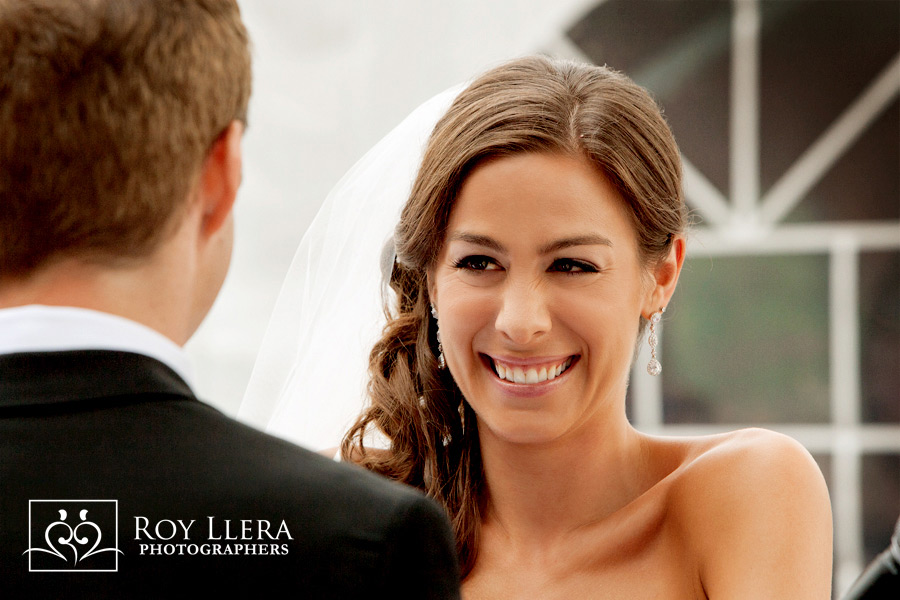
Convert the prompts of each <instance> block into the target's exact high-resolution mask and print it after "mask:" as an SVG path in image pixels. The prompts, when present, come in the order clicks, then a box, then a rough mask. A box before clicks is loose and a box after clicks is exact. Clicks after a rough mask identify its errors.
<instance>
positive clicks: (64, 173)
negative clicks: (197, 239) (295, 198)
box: [0, 0, 250, 278]
mask: <svg viewBox="0 0 900 600" xmlns="http://www.w3.org/2000/svg"><path fill="white" fill-rule="evenodd" d="M248 44H249V42H248V37H247V32H246V29H245V28H244V25H243V23H242V22H241V17H240V11H239V9H238V6H237V3H236V1H235V0H164V1H160V0H65V1H64V2H61V1H59V0H0V278H5V277H19V276H24V275H27V274H29V273H31V272H33V271H34V270H35V269H37V268H39V267H41V266H43V265H45V264H47V263H48V262H51V261H53V260H55V259H58V258H62V257H67V256H78V257H83V258H85V259H87V260H91V261H100V262H113V261H116V260H119V259H121V258H140V257H142V256H146V255H147V254H149V253H150V252H152V251H153V250H154V249H155V248H156V246H157V244H158V243H159V242H160V240H162V239H163V238H164V237H165V236H166V235H167V233H168V232H169V231H171V230H173V229H174V226H173V223H177V216H178V215H180V214H181V209H182V208H183V207H184V206H185V205H186V199H187V196H188V194H189V193H190V190H191V188H192V186H193V184H194V181H195V178H196V175H197V173H198V171H199V169H200V167H201V165H202V162H203V160H204V158H205V156H206V153H207V150H208V149H209V147H210V146H211V144H212V143H213V142H214V141H215V139H216V138H217V137H218V135H219V134H220V133H221V132H222V131H223V130H224V129H225V128H226V127H227V126H228V124H229V123H230V122H231V121H232V120H234V119H239V120H243V121H245V120H246V111H247V103H248V100H249V97H250V55H249V48H248Z"/></svg>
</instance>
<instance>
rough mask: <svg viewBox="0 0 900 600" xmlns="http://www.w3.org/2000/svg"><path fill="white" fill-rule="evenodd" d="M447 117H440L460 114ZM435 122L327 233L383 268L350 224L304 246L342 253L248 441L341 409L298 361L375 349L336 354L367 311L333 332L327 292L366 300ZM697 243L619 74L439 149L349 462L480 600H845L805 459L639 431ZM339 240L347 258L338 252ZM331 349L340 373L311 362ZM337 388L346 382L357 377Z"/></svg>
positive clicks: (382, 152)
mask: <svg viewBox="0 0 900 600" xmlns="http://www.w3.org/2000/svg"><path fill="white" fill-rule="evenodd" d="M435 104H436V105H437V106H430V107H426V108H425V109H423V110H424V113H432V112H434V111H435V109H436V110H437V111H438V112H442V111H443V109H444V106H445V104H446V99H438V100H437V101H435ZM442 104H443V105H442ZM430 118H431V117H430V114H425V115H424V116H423V114H421V113H420V114H418V115H415V114H414V115H413V118H412V120H411V121H410V122H408V123H406V124H404V125H402V126H401V127H400V128H399V129H398V130H396V131H395V132H394V133H392V134H391V135H390V136H389V137H388V138H387V139H386V140H385V142H383V145H382V146H381V147H379V148H376V150H377V152H375V153H374V154H373V155H371V156H368V157H367V158H366V159H364V161H363V162H362V163H361V165H358V167H357V168H356V171H355V172H353V173H351V174H350V175H349V176H348V179H346V180H345V181H343V182H342V184H340V185H339V187H338V190H339V191H338V192H337V195H336V196H334V197H332V198H331V199H330V202H329V203H327V204H326V207H325V209H323V213H320V216H321V214H326V213H328V212H331V213H332V214H337V216H336V217H335V219H338V220H339V219H342V218H344V217H348V218H349V217H350V213H347V214H341V213H335V211H336V208H337V205H338V204H339V203H340V202H343V201H347V202H349V204H348V205H347V206H346V207H345V208H347V209H349V210H353V211H355V210H358V209H362V210H363V211H364V212H363V216H360V215H354V216H353V218H354V219H357V220H359V221H360V222H361V227H362V229H365V230H367V231H368V232H369V233H368V234H367V235H368V236H369V238H372V239H369V240H368V241H366V240H361V245H362V246H365V244H369V245H370V248H369V250H367V251H363V252H357V253H351V252H348V251H347V250H346V248H345V246H347V245H350V246H352V245H353V244H354V243H355V241H356V237H355V236H354V235H353V234H352V233H348V231H349V230H348V229H346V228H345V229H343V230H342V229H340V227H338V229H331V226H332V225H334V221H335V219H332V220H331V224H329V225H325V224H323V222H319V218H317V222H316V223H314V224H313V228H312V230H313V231H323V230H324V231H325V232H326V233H325V235H324V236H323V237H321V238H316V237H315V236H312V237H308V238H307V239H306V240H305V241H304V244H306V247H305V248H301V253H300V255H299V257H298V260H299V264H298V265H295V268H296V269H297V271H296V272H295V274H294V275H293V276H289V277H293V278H294V279H296V278H297V277H299V278H300V280H301V282H300V283H299V284H298V285H296V286H293V287H292V284H288V287H287V288H286V289H287V291H286V292H285V293H284V294H283V298H286V300H284V301H283V302H282V303H281V307H280V308H279V309H278V310H279V311H280V312H278V313H276V316H275V317H274V318H273V325H272V328H273V329H274V331H275V333H272V332H270V336H271V339H267V341H266V348H265V349H264V352H266V353H267V354H264V355H261V359H260V361H261V362H260V365H259V367H258V368H257V370H256V371H255V373H254V379H253V381H252V382H251V386H250V388H249V389H248V396H247V399H246V400H245V406H244V407H243V408H242V414H243V415H244V416H245V417H246V418H249V419H252V418H254V417H255V418H256V419H257V422H259V421H260V420H265V419H266V418H267V417H268V418H270V419H271V422H272V423H273V424H275V427H274V428H273V427H270V430H272V429H275V430H276V431H281V432H284V431H285V430H288V429H292V428H297V427H308V428H312V429H315V428H316V427H317V425H316V422H317V419H318V417H317V416H316V412H317V410H318V409H319V407H320V406H321V407H322V408H323V409H324V410H326V411H327V407H328V406H329V405H330V404H331V403H332V402H333V401H336V402H346V399H345V398H335V397H334V396H332V395H330V394H331V392H329V391H327V389H321V388H316V387H310V386H311V385H314V384H313V383H312V380H313V379H314V378H313V377H309V376H308V375H309V374H310V373H311V371H310V369H312V370H315V369H316V368H317V367H315V366H309V365H306V366H304V362H305V361H307V362H308V361H309V360H311V359H313V358H314V357H313V355H312V354H311V353H316V354H319V355H322V356H323V357H324V359H325V361H330V362H338V363H340V364H341V367H342V368H347V364H348V363H347V362H345V361H343V360H340V359H336V357H342V356H343V355H344V353H343V352H342V350H343V351H347V350H349V354H352V350H351V348H352V346H353V344H354V343H358V342H359V341H360V340H362V339H364V338H365V333H360V330H359V328H358V325H357V330H356V332H355V333H353V332H347V335H345V336H341V335H337V336H336V337H337V338H338V340H337V341H334V338H335V336H334V335H330V336H329V335H327V334H326V335H321V330H322V329H323V328H324V329H325V330H326V332H330V333H331V334H334V333H335V331H338V332H340V331H343V330H342V329H340V328H341V327H345V326H346V322H347V321H348V320H349V322H351V323H353V322H354V321H353V318H352V315H351V313H355V312H356V309H354V310H347V304H346V303H345V304H340V303H338V304H340V306H341V307H342V309H343V310H344V311H345V312H344V315H343V316H338V318H337V319H335V320H334V321H331V320H327V316H326V315H324V314H323V313H322V312H320V311H319V310H318V309H322V308H324V307H327V306H330V303H329V302H325V301H323V299H322V298H321V297H320V296H319V294H320V292H321V289H322V288H329V289H331V290H332V292H334V293H333V295H332V300H334V299H337V298H347V297H348V296H350V297H352V298H353V299H354V300H357V301H358V300H359V298H360V297H361V296H360V295H359V294H358V293H357V292H354V291H353V289H352V287H348V286H349V285H350V284H351V283H353V280H352V279H351V280H346V278H342V277H340V276H339V275H336V273H340V272H341V271H346V272H347V273H352V272H353V266H352V264H351V263H353V262H354V261H356V260H359V259H361V258H363V257H366V258H369V259H371V256H372V254H373V252H372V250H371V246H372V244H373V243H374V242H375V240H378V238H379V236H378V235H374V234H373V233H372V227H371V226H372V225H373V221H372V219H374V218H376V217H375V216H376V215H379V214H387V215H389V217H390V219H395V218H396V214H395V213H392V212H391V210H390V208H391V207H392V206H393V205H392V204H391V203H390V200H387V201H386V203H385V204H382V205H380V206H377V207H376V206H373V201H374V200H375V199H381V200H385V199H387V198H389V197H390V196H392V195H394V196H396V195H397V194H398V192H399V193H400V194H401V195H402V198H403V199H406V197H407V194H406V193H405V192H406V190H404V189H402V188H403V187H404V185H408V181H409V180H408V179H407V180H405V184H404V181H403V180H402V173H398V172H394V171H391V169H394V170H399V171H403V166H399V167H398V166H396V164H393V161H395V160H396V161H398V162H400V163H403V162H404V157H408V156H416V149H417V148H418V146H417V145H416V143H415V141H416V140H415V134H416V133H417V132H421V131H422V130H423V129H427V128H428V127H430V123H429V119H430ZM401 141H402V142H403V144H406V146H407V147H408V148H411V149H407V150H405V151H399V148H400V147H402V145H403V144H401ZM398 144H400V145H399V146H398ZM409 164H411V165H413V168H414V169H415V168H416V166H417V165H416V164H415V161H414V160H413V161H411V162H410V163H409ZM394 176H401V177H400V179H401V180H400V181H397V180H396V179H394ZM367 180H368V181H367ZM363 181H367V185H366V186H362V185H361V182H363ZM398 186H399V188H400V189H399V190H398ZM376 190H389V191H388V192H387V193H383V192H382V191H376ZM395 202H396V200H395ZM365 215H368V216H369V217H371V219H370V218H367V217H366V216H365ZM323 219H324V220H327V216H326V217H323ZM685 221H686V208H685V205H684V202H683V199H682V192H681V166H680V161H679V155H678V150H677V147H676V145H675V141H674V139H673V138H672V134H671V132H670V130H669V128H668V126H667V125H666V123H665V121H664V119H663V118H662V116H661V114H660V112H659V109H658V108H657V107H656V105H655V103H654V102H653V101H652V99H651V98H650V97H649V95H648V94H647V93H646V91H645V90H643V89H642V88H640V87H638V86H637V85H635V84H634V83H633V82H631V81H630V80H629V79H628V78H626V77H624V76H623V75H621V74H618V73H616V72H613V71H611V70H609V69H606V68H603V67H596V66H590V65H582V64H576V63H571V62H557V61H551V60H548V59H545V58H536V57H535V58H525V59H520V60H517V61H513V62H511V63H508V64H505V65H502V66H500V67H498V68H495V69H493V70H491V71H489V72H487V73H485V74H484V75H482V76H481V77H479V78H478V79H476V80H475V81H474V82H472V83H471V84H470V85H469V86H468V87H467V88H466V89H465V90H463V91H462V92H461V93H460V94H459V95H458V96H457V97H456V98H455V100H453V102H452V104H451V105H450V108H449V109H448V110H447V111H446V113H445V114H443V116H441V118H440V120H439V121H438V122H437V125H436V126H435V127H434V129H433V131H432V133H431V136H430V137H429V138H428V141H427V145H426V147H425V151H424V156H423V157H422V158H421V164H420V165H418V169H417V173H416V174H415V178H414V181H413V184H412V189H411V191H409V193H408V200H407V202H406V205H405V206H404V207H403V210H402V212H401V214H400V216H399V224H397V226H396V230H395V233H394V238H393V240H394V246H393V247H391V246H390V245H388V246H387V248H388V251H387V252H386V253H385V256H384V257H383V271H384V273H385V275H386V276H387V277H388V278H389V285H390V292H386V294H385V295H386V307H385V308H386V318H387V322H386V324H385V325H384V328H383V331H381V332H380V333H377V332H376V333H375V337H376V338H377V340H376V341H375V343H374V348H372V349H371V354H370V356H369V364H368V372H369V380H368V385H367V395H368V403H367V405H366V406H365V408H364V410H363V411H362V413H361V414H360V415H359V416H358V418H357V419H356V421H355V422H354V423H353V424H352V426H351V427H350V428H349V431H347V433H346V435H345V436H344V438H343V443H342V445H341V456H342V458H343V460H347V461H352V462H355V463H357V464H359V465H361V466H362V467H364V468H366V469H370V470H372V471H375V472H377V473H381V474H383V475H385V476H387V477H390V478H392V479H395V480H398V481H401V482H404V483H407V484H409V485H413V486H415V487H417V488H420V489H422V490H424V491H425V492H426V493H428V494H429V495H430V496H432V497H433V498H435V499H437V500H438V501H439V502H441V503H442V504H443V506H444V507H445V508H446V510H447V512H448V514H449V515H450V518H451V520H452V522H453V526H454V530H455V533H456V537H457V543H458V549H459V553H460V560H461V565H462V575H463V592H464V595H465V596H466V597H467V598H471V599H476V598H525V597H528V598H593V597H597V598H626V597H627V598H644V597H647V598H650V597H652V598H727V599H739V598H792V599H797V598H810V599H812V598H819V599H824V598H828V597H829V594H830V585H831V581H830V580H831V577H830V572H831V513H830V506H829V501H828V493H827V490H826V488H825V484H824V481H823V479H822V476H821V473H820V472H819V471H818V468H817V467H816V465H815V463H814V462H813V460H812V459H811V457H810V456H809V455H808V453H807V452H806V451H805V450H804V449H803V448H802V447H801V446H800V445H799V444H797V443H796V442H794V441H793V440H791V439H789V438H786V437H784V436H781V435H778V434H775V433H772V432H768V431H764V430H744V431H738V432H733V433H729V434H724V435H718V436H709V437H698V438H663V437H654V436H649V435H645V434H642V433H640V432H638V431H636V430H635V429H634V428H632V427H631V425H630V424H629V423H628V421H627V419H626V417H625V392H626V387H627V385H628V374H629V369H630V366H631V363H632V361H633V360H634V355H635V354H636V353H635V347H636V343H637V342H638V341H640V340H642V339H643V336H644V333H645V329H646V328H649V343H650V346H651V349H653V348H655V346H656V343H657V341H656V334H655V331H654V328H655V324H656V323H658V322H659V319H660V318H661V316H662V314H663V311H664V310H665V307H666V305H667V304H668V302H669V300H670V298H671V297H672V294H673V293H674V291H675V286H676V283H677V281H678V276H679V273H680V271H681V267H682V263H683V260H684V253H685V240H684V230H685ZM367 226H368V227H367ZM375 229H376V230H377V225H376V226H375ZM334 238H339V239H340V244H339V245H340V246H341V248H342V250H341V252H343V253H340V252H329V251H327V250H326V248H327V246H328V244H329V243H333V242H334ZM378 243H380V240H378ZM333 250H334V248H333ZM385 259H386V260H385ZM317 261H324V262H323V266H321V267H316V266H315V264H316V263H317ZM369 264H370V267H369V270H370V271H373V272H376V273H377V270H376V268H375V266H374V263H369ZM335 276H337V277H338V280H339V281H340V282H339V283H335V281H334V280H333V278H334V277H335ZM348 281H349V283H348ZM292 289H293V290H294V291H291V290H292ZM362 298H363V299H365V297H364V296H362ZM304 303H306V304H307V306H304ZM372 303H373V304H375V302H374V298H373V302H372ZM310 305H311V307H312V308H311V307H310ZM301 311H305V312H306V316H305V317H303V318H301V319H300V320H299V322H298V317H297V316H296V313H300V312H301ZM310 311H312V312H310ZM291 313H295V314H293V315H292V314H291ZM310 315H312V316H310ZM365 315H366V316H365V318H366V319H369V318H371V321H370V327H371V324H374V323H375V322H376V319H375V317H374V316H371V317H370V315H371V313H365ZM345 317H348V318H345ZM282 319H292V321H293V322H292V323H291V325H290V327H288V329H287V333H286V335H285V328H284V326H283V323H282ZM304 319H305V320H304ZM333 323H334V324H335V327H337V328H338V329H334V328H333V327H332V324H333ZM298 329H299V333H298ZM369 331H371V329H370V330H369ZM317 332H318V333H317ZM317 335H318V336H319V337H317ZM285 337H287V338H290V339H287V340H286V339H282V338H285ZM328 337H331V338H332V340H333V341H332V343H334V344H336V345H335V346H332V347H331V348H334V349H335V353H334V354H330V355H329V351H330V349H331V348H329V347H326V346H322V345H319V344H318V343H317V342H316V340H321V339H325V338H328ZM295 343H296V344H297V346H298V347H299V348H300V350H299V352H298V351H297V350H296V349H294V350H292V351H287V348H288V347H290V346H291V345H292V344H295ZM653 356H654V358H653V359H652V360H651V362H650V364H649V365H648V369H649V370H650V372H651V373H652V374H658V373H659V371H660V369H661V366H660V365H659V362H658V361H657V360H656V358H655V353H654V354H653ZM312 362H313V364H314V365H321V364H322V361H320V362H316V361H314V360H313V361H312ZM351 367H352V365H351ZM303 369H307V370H306V371H303ZM329 379H334V380H341V381H344V382H347V381H349V382H352V381H353V377H352V368H351V371H350V372H349V373H346V372H344V373H335V372H333V371H332V372H331V377H330V378H329ZM351 385H352V384H351ZM347 395H348V396H350V402H351V403H352V402H358V400H357V398H356V397H355V395H354V394H352V393H349V394H347ZM339 412H340V411H339ZM332 420H337V421H340V419H339V418H334V419H332Z"/></svg>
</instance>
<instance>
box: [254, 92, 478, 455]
mask: <svg viewBox="0 0 900 600" xmlns="http://www.w3.org/2000/svg"><path fill="white" fill-rule="evenodd" d="M463 87H464V86H457V87H454V88H451V89H449V90H447V91H445V92H443V93H441V94H438V95H437V96H435V97H433V98H431V99H430V100H428V101H427V102H425V103H424V104H422V105H421V106H419V107H418V108H417V109H416V110H415V111H413V113H412V114H410V115H409V116H408V117H407V118H406V119H405V120H404V121H403V122H402V123H400V125H398V126H397V127H396V128H394V129H393V130H392V131H391V132H390V133H389V134H388V135H387V136H386V137H385V138H383V139H382V140H381V141H380V142H379V143H378V144H377V145H375V146H374V147H373V148H372V149H371V150H369V152H368V153H366V155H365V156H363V157H362V158H361V159H360V160H359V161H358V162H357V163H356V164H355V165H354V166H353V167H352V168H351V169H350V171H349V172H348V173H347V174H346V175H344V177H343V178H342V179H341V180H340V181H339V182H338V183H337V185H336V186H335V187H334V188H333V189H332V190H331V192H330V193H329V194H328V196H327V197H326V199H325V201H324V203H323V204H322V207H321V208H320V209H319V212H318V213H317V214H316V217H315V218H314V219H313V221H312V223H311V225H310V227H309V229H308V230H307V231H306V234H305V235H304V236H303V238H302V240H301V242H300V246H299V248H298V249H297V253H296V255H295V256H294V260H293V262H292V263H291V266H290V269H289V270H288V273H287V275H286V277H285V281H284V284H283V286H282V289H281V293H280V294H279V297H278V300H277V301H276V304H275V309H274V311H273V313H272V317H271V319H270V321H269V326H268V329H267V330H266V334H265V337H264V338H263V342H262V346H261V348H260V351H259V354H258V356H257V360H256V364H255V365H254V367H253V372H252V374H251V376H250V382H249V384H248V386H247V391H246V393H245V394H244V399H243V402H242V403H241V406H240V409H239V411H238V417H239V418H240V419H241V420H242V421H244V422H246V423H250V424H251V425H254V426H256V427H259V428H262V429H265V430H266V431H268V432H269V433H272V434H274V435H277V436H279V437H282V438H285V439H288V440H291V441H293V442H295V443H298V444H301V445H303V446H306V447H308V448H311V449H313V450H321V449H324V448H329V447H336V446H338V445H339V444H340V441H341V438H342V437H343V435H344V433H345V432H346V431H347V430H348V429H349V427H350V425H352V423H353V421H354V420H355V418H356V416H357V415H358V414H359V412H360V410H361V409H362V406H363V403H364V401H365V387H366V378H367V376H366V373H367V368H368V355H369V351H370V350H371V348H372V346H373V344H374V343H375V341H376V340H377V339H378V336H379V335H380V333H381V329H382V327H383V326H384V323H385V317H384V311H383V308H382V307H383V302H384V299H385V298H386V297H387V296H386V294H388V293H389V290H388V289H387V287H386V285H385V284H386V282H387V279H388V277H389V276H390V271H391V265H392V263H393V260H394V253H393V243H392V241H391V235H392V233H393V230H394V227H395V225H396V224H397V221H398V219H399V217H400V211H401V209H402V207H403V205H404V204H405V203H406V200H407V198H408V196H409V192H410V188H411V187H412V182H413V179H414V178H415V176H416V172H417V170H418V167H419V163H420V162H421V158H422V153H423V151H424V148H425V144H426V142H427V140H428V136H429V135H430V134H431V131H432V129H434V125H435V124H436V123H437V121H438V119H439V118H440V117H441V116H442V115H443V114H444V113H445V112H446V110H447V108H449V106H450V104H451V102H452V101H453V99H454V98H455V97H456V96H457V95H458V94H459V92H460V91H462V89H463Z"/></svg>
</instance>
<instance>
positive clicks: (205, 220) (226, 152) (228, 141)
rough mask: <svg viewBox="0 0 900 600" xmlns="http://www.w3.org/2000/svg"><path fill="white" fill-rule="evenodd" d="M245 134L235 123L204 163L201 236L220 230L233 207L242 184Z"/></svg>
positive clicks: (200, 195)
mask: <svg viewBox="0 0 900 600" xmlns="http://www.w3.org/2000/svg"><path fill="white" fill-rule="evenodd" d="M243 135H244V125H243V123H241V122H240V121H232V122H231V123H230V124H229V125H228V127H226V128H225V129H224V130H223V131H222V133H221V134H219V137H218V138H216V141H215V142H213V144H212V146H210V149H209V153H208V154H207V155H206V159H205V160H204V161H203V167H202V168H201V170H200V177H199V180H198V182H197V198H198V200H199V202H200V209H201V211H202V215H203V217H202V221H201V226H202V230H201V233H202V235H203V237H205V238H208V237H210V236H212V235H213V234H215V233H216V232H217V231H219V229H220V228H221V227H222V225H223V224H224V223H225V221H226V220H227V218H228V215H230V214H231V209H232V207H233V206H234V200H235V198H236V197H237V192H238V188H239V187H240V185H241V170H242V166H243V160H242V155H241V139H242V137H243Z"/></svg>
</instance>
